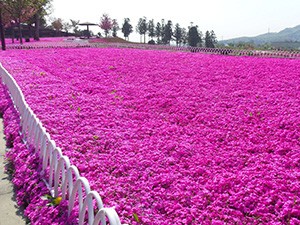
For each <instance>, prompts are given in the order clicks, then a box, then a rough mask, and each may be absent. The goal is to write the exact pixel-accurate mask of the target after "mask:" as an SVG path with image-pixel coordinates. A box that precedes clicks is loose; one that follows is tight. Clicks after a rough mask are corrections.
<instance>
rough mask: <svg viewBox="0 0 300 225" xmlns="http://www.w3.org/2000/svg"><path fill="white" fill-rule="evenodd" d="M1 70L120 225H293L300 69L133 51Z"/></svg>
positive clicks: (299, 176)
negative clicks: (8, 76) (10, 76)
mask: <svg viewBox="0 0 300 225" xmlns="http://www.w3.org/2000/svg"><path fill="white" fill-rule="evenodd" d="M0 62H1V63H2V64H3V66H4V67H5V68H6V69H7V70H8V71H9V72H10V73H11V74H12V75H13V76H14V78H15V79H16V81H17V83H18V84H19V85H20V87H21V89H22V91H23V93H24V95H25V96H26V100H27V102H28V104H29V105H30V106H31V108H32V109H33V111H34V112H35V113H36V114H37V116H38V117H39V119H40V120H41V121H42V123H43V124H44V126H45V127H46V129H47V130H48V132H49V133H50V135H51V136H52V138H53V139H54V140H55V141H56V143H57V146H59V147H61V148H62V150H63V152H64V154H65V155H67V156H69V157H70V159H71V162H72V163H73V164H74V165H76V166H77V167H78V168H79V170H80V172H81V174H82V175H83V176H85V177H86V178H87V179H88V180H89V181H90V184H91V186H92V189H94V190H96V191H98V192H99V193H100V195H101V196H102V198H103V201H104V204H105V206H115V207H116V211H117V212H118V214H119V215H120V218H121V220H122V222H123V223H128V224H145V225H168V224H176V225H180V224H184V225H191V224H195V225H197V224H214V225H217V224H278V225H279V224H300V182H299V181H300V76H299V74H300V61H299V60H288V59H270V58H254V57H231V56H219V55H205V54H193V53H186V52H185V53H184V52H168V51H151V50H147V51H146V50H136V49H106V48H101V49H96V48H88V49H83V48H82V49H38V50H8V51H6V52H1V53H0Z"/></svg>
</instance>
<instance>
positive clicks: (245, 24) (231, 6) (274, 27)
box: [52, 0, 300, 40]
mask: <svg viewBox="0 0 300 225" xmlns="http://www.w3.org/2000/svg"><path fill="white" fill-rule="evenodd" d="M176 2H180V4H177V3H176ZM52 4H53V13H52V16H53V17H56V18H62V19H63V20H65V21H69V19H76V20H80V21H81V22H85V21H89V22H93V23H99V21H100V17H101V15H102V14H103V13H108V14H109V15H110V17H111V18H115V19H117V21H118V23H119V25H120V26H121V25H122V23H123V20H124V18H126V17H128V18H130V20H131V24H132V25H133V27H134V28H135V26H136V24H137V21H138V19H139V18H141V17H143V16H146V17H147V19H154V21H155V23H157V22H158V21H161V19H165V20H169V19H170V20H172V22H173V24H175V23H179V24H180V25H181V26H182V27H188V26H189V25H190V22H194V24H195V25H198V26H199V29H200V30H201V31H202V32H205V31H206V30H214V31H215V33H216V35H217V37H218V39H219V40H221V39H224V40H225V39H229V38H234V37H240V36H256V35H258V34H262V33H267V32H268V30H269V31H270V32H278V31H280V30H282V29H284V28H286V27H293V26H296V25H299V24H300V0H285V1H283V0H213V1H210V0H186V1H172V3H171V1H163V0H149V1H143V0H127V1H126V0H106V1H100V0H84V1H83V0H53V2H52ZM93 31H94V32H96V33H97V32H99V31H101V30H100V28H97V27H94V28H93ZM119 32H120V31H119ZM118 35H119V36H122V33H121V32H120V33H119V34H118ZM130 37H131V39H135V40H139V39H138V35H136V34H135V35H130Z"/></svg>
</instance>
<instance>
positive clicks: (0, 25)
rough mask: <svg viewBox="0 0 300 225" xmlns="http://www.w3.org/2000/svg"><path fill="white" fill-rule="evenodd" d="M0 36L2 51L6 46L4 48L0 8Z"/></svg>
mask: <svg viewBox="0 0 300 225" xmlns="http://www.w3.org/2000/svg"><path fill="white" fill-rule="evenodd" d="M0 36H1V46H2V50H3V51H4V50H5V49H6V46H5V35H4V27H3V24H2V9H1V8H0Z"/></svg>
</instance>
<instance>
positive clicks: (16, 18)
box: [0, 0, 51, 45]
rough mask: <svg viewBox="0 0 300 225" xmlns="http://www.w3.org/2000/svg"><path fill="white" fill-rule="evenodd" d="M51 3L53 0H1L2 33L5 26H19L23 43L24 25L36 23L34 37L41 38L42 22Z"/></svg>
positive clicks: (0, 25)
mask: <svg viewBox="0 0 300 225" xmlns="http://www.w3.org/2000/svg"><path fill="white" fill-rule="evenodd" d="M50 5H51V0H0V22H1V24H0V28H1V33H3V29H4V27H5V26H7V27H12V26H15V27H18V30H19V38H20V43H23V38H22V25H23V24H24V23H26V24H34V27H35V32H34V38H35V39H36V40H39V28H40V23H41V20H42V19H43V18H44V16H45V14H46V13H47V9H48V7H50ZM1 36H3V34H2V35H1ZM1 39H4V37H2V38H1ZM2 45H3V44H2Z"/></svg>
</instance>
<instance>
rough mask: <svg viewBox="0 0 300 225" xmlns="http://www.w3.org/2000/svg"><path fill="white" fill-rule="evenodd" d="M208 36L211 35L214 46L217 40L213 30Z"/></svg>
mask: <svg viewBox="0 0 300 225" xmlns="http://www.w3.org/2000/svg"><path fill="white" fill-rule="evenodd" d="M210 36H211V40H212V43H213V45H214V47H216V44H217V43H218V41H217V36H216V34H215V32H214V31H213V30H212V31H211V32H210Z"/></svg>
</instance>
